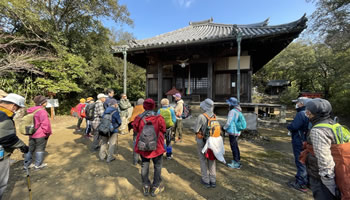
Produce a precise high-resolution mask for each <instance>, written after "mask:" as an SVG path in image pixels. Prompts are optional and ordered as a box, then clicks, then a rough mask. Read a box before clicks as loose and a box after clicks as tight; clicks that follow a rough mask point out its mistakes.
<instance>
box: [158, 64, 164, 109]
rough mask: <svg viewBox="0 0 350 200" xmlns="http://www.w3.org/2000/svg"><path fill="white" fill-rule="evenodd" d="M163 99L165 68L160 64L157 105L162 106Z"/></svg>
mask: <svg viewBox="0 0 350 200" xmlns="http://www.w3.org/2000/svg"><path fill="white" fill-rule="evenodd" d="M162 97H163V66H162V63H160V62H158V99H157V101H158V102H157V105H158V106H159V105H160V100H162Z"/></svg>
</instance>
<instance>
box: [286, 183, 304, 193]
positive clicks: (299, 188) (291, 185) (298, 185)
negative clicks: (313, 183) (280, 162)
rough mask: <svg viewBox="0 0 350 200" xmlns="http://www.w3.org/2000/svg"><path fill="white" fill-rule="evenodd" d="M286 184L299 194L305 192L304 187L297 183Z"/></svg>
mask: <svg viewBox="0 0 350 200" xmlns="http://www.w3.org/2000/svg"><path fill="white" fill-rule="evenodd" d="M287 184H288V186H289V187H291V188H294V189H296V190H299V191H301V192H307V187H306V185H300V184H299V183H298V182H297V181H289V182H288V183H287Z"/></svg>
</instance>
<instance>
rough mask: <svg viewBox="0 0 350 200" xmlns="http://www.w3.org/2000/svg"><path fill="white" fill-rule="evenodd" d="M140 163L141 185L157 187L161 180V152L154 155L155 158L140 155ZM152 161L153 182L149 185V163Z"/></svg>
mask: <svg viewBox="0 0 350 200" xmlns="http://www.w3.org/2000/svg"><path fill="white" fill-rule="evenodd" d="M141 159H142V164H141V179H142V185H143V186H152V187H159V185H160V183H161V182H162V177H161V172H162V164H163V154H161V155H159V156H157V157H155V158H145V157H143V156H141ZM151 159H152V161H153V166H154V175H153V183H152V185H151V181H150V180H149V177H148V174H149V165H150V161H151Z"/></svg>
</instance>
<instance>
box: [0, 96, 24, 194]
mask: <svg viewBox="0 0 350 200" xmlns="http://www.w3.org/2000/svg"><path fill="white" fill-rule="evenodd" d="M24 101H25V99H24V98H23V97H22V96H20V95H18V94H13V93H11V94H8V95H7V96H6V97H5V98H1V99H0V145H1V146H2V148H3V151H1V150H0V199H1V198H2V195H3V193H4V191H5V189H6V186H7V181H8V179H9V175H10V159H9V158H10V155H11V153H12V152H13V151H14V150H15V149H17V148H18V149H20V150H21V152H22V153H27V152H28V150H29V148H28V146H27V145H26V144H25V143H24V142H23V141H22V140H20V139H19V138H18V137H17V135H16V126H15V123H14V121H13V117H14V115H15V113H16V111H17V110H18V109H20V108H23V107H25V105H24Z"/></svg>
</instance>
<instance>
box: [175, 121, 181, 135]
mask: <svg viewBox="0 0 350 200" xmlns="http://www.w3.org/2000/svg"><path fill="white" fill-rule="evenodd" d="M182 128H183V127H182V119H176V123H175V138H176V135H177V138H178V139H181V138H182Z"/></svg>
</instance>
